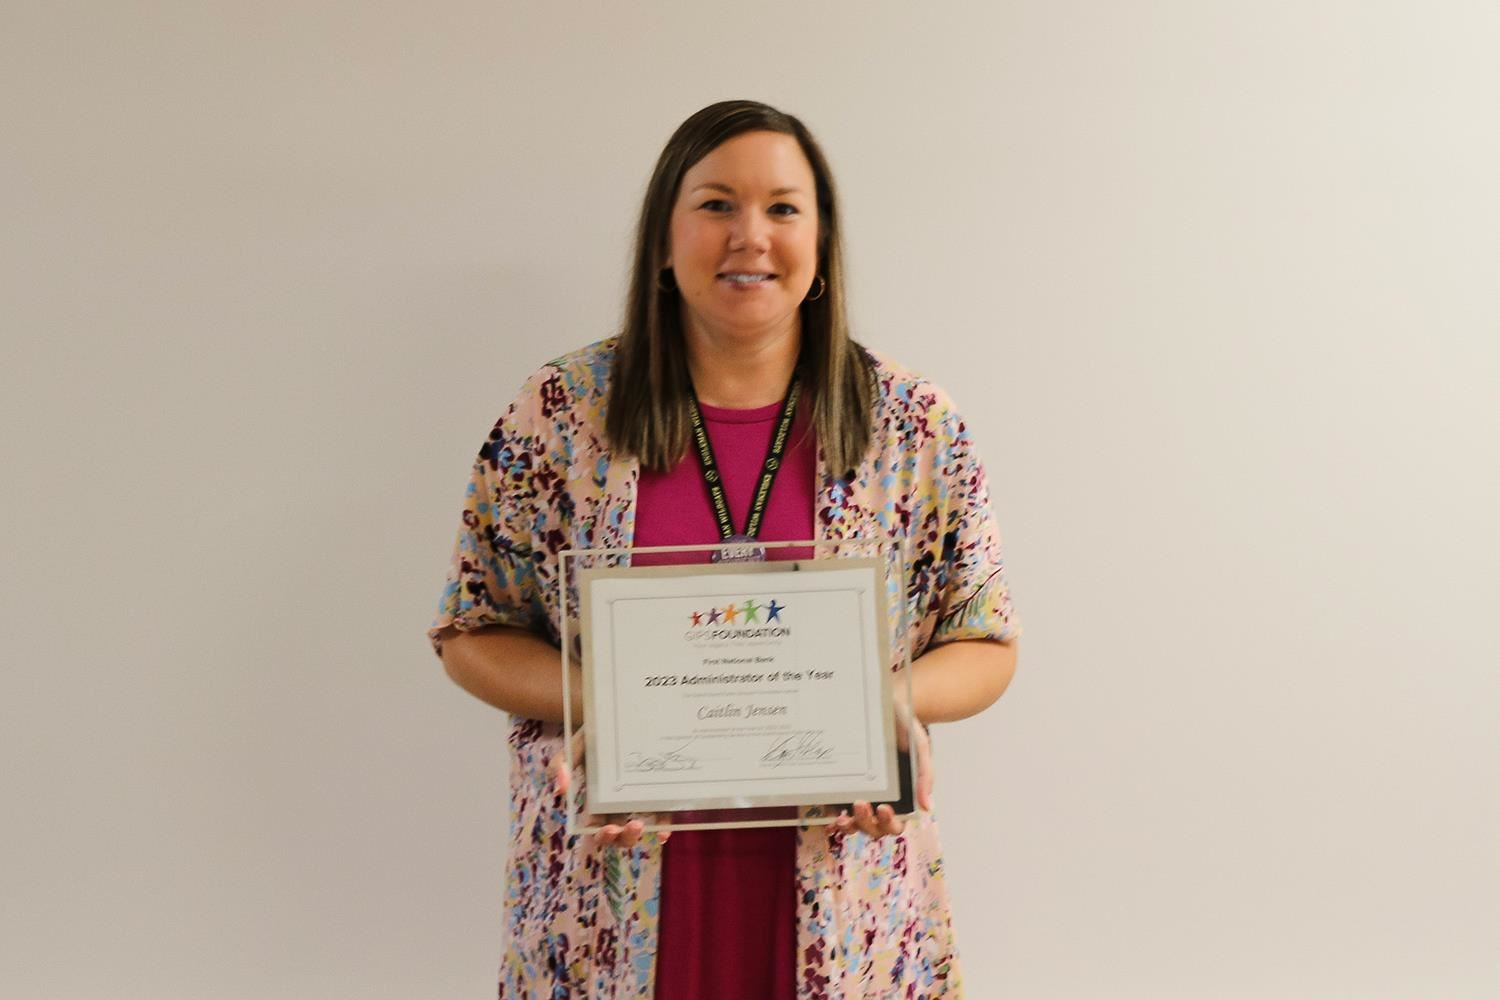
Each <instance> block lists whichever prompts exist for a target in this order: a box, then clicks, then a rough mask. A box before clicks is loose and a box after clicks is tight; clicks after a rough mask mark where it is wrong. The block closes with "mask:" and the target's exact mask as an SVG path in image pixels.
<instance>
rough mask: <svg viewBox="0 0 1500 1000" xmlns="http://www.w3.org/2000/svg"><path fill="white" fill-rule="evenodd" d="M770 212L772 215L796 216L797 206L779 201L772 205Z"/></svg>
mask: <svg viewBox="0 0 1500 1000" xmlns="http://www.w3.org/2000/svg"><path fill="white" fill-rule="evenodd" d="M770 211H771V214H772V215H796V214H797V206H796V205H788V204H787V203H786V202H784V201H779V202H777V203H776V204H774V205H772V206H771V209H770Z"/></svg>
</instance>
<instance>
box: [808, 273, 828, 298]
mask: <svg viewBox="0 0 1500 1000" xmlns="http://www.w3.org/2000/svg"><path fill="white" fill-rule="evenodd" d="M813 277H815V278H817V279H818V294H817V295H809V296H808V297H807V298H805V299H803V300H802V301H803V302H816V301H818V300H819V299H821V298H822V297H823V294H824V293H825V292H827V291H828V280H827V279H826V278H824V277H823V276H822V275H821V274H816V275H813Z"/></svg>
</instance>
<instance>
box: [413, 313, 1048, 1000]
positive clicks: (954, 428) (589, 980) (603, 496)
mask: <svg viewBox="0 0 1500 1000" xmlns="http://www.w3.org/2000/svg"><path fill="white" fill-rule="evenodd" d="M613 356H614V341H612V340H607V341H603V342H601V343H598V344H595V345H593V346H591V347H588V348H585V349H583V350H581V351H577V352H575V353H573V354H570V355H567V356H565V357H562V358H558V359H557V360H555V361H553V362H551V363H550V364H548V365H546V366H545V367H543V368H542V370H541V371H539V372H537V373H536V374H535V375H533V376H532V377H531V379H530V380H529V381H528V382H527V383H526V385H525V387H524V389H523V390H522V392H521V394H520V395H519V397H518V398H517V399H516V400H515V402H514V403H512V404H511V406H510V408H509V409H508V410H507V411H506V413H505V415H504V416H503V417H502V418H501V419H500V421H499V422H498V423H497V424H496V425H495V427H494V429H493V430H492V431H491V432H490V435H489V439H488V440H487V441H486V442H485V444H484V446H483V447H482V448H481V449H480V452H479V457H478V459H477V460H476V462H475V464H474V470H473V476H472V478H471V480H470V482H469V485H468V492H467V495H466V499H465V503H464V510H463V524H462V527H461V528H460V530H459V534H458V542H457V545H456V546H455V551H454V554H453V561H452V564H451V568H450V571H449V576H448V581H447V585H446V586H445V588H444V590H443V594H442V598H441V601H440V603H439V608H438V615H437V618H436V620H434V622H433V624H432V628H431V630H430V632H429V635H430V636H431V638H432V641H433V644H434V647H435V648H438V649H439V650H441V645H440V644H441V640H442V635H443V633H444V632H445V631H446V630H448V629H450V628H451V629H456V630H459V631H464V630H469V629H475V628H480V627H482V626H487V625H510V626H517V627H522V628H528V629H532V630H535V631H537V632H538V633H540V634H543V635H545V636H546V637H547V638H548V639H550V640H551V641H552V643H553V644H554V645H556V644H558V643H559V641H560V637H561V635H562V628H561V622H560V619H559V608H560V600H559V589H558V579H557V574H558V553H559V552H560V551H561V550H563V549H568V548H575V549H584V548H619V549H628V548H629V547H630V546H631V541H632V536H633V530H634V508H635V503H634V501H635V495H636V484H637V481H638V478H639V472H640V467H639V464H638V463H637V462H636V461H634V460H632V459H625V458H618V457H616V456H613V455H611V453H610V449H609V445H608V443H607V442H606V440H605V436H604V407H605V400H606V397H607V395H608V386H609V378H610V368H611V364H612V360H613ZM871 356H872V358H873V359H874V362H875V370H876V376H877V380H878V383H879V393H878V399H877V404H876V422H875V442H874V444H873V445H872V447H871V450H870V453H869V455H868V456H867V458H866V460H865V462H864V464H863V465H862V466H860V468H858V469H856V470H854V474H853V475H852V476H850V477H844V476H838V475H835V474H834V472H833V470H829V469H827V468H826V467H825V466H824V464H823V461H822V456H821V455H820V456H819V464H818V476H817V483H818V484H819V490H818V495H817V516H816V523H817V526H818V532H819V537H820V538H822V539H826V540H832V541H838V540H852V539H860V538H888V539H899V540H900V542H901V546H900V548H901V549H902V551H903V554H904V558H905V568H906V572H905V579H904V594H902V593H900V592H899V591H900V590H901V589H902V586H903V581H902V580H900V579H892V581H891V587H892V593H891V597H892V598H893V599H892V600H890V601H889V602H888V604H889V607H890V611H891V615H892V619H893V624H895V625H897V626H899V625H900V623H901V620H902V619H901V613H902V610H903V602H904V610H905V613H906V618H905V629H904V631H901V630H900V629H899V628H898V631H901V634H900V635H899V636H898V642H897V645H898V646H901V647H904V648H899V649H897V650H896V651H895V659H896V662H897V664H899V663H901V662H904V656H905V653H906V651H907V650H908V649H909V651H910V654H911V656H912V657H913V658H915V657H917V656H920V655H921V653H922V652H923V651H924V650H926V649H927V648H928V647H929V646H932V645H934V644H938V643H944V642H952V641H955V640H960V639H980V638H985V639H1002V640H1003V639H1009V638H1012V637H1014V636H1015V635H1017V634H1018V633H1019V628H1018V626H1017V624H1016V622H1015V620H1014V618H1013V616H1012V612H1011V602H1010V595H1009V592H1008V590H1007V588H1006V585H1005V578H1004V573H1003V564H1002V561H1001V550H1000V535H999V532H998V530H997V529H996V526H995V523H994V520H993V519H992V517H991V516H990V512H989V496H988V490H987V487H986V482H985V475H984V471H983V469H982V467H981V465H980V462H979V459H978V456H977V455H976V454H975V452H974V448H973V443H972V441H971V440H970V436H969V433H968V430H967V428H966V427H965V426H964V423H963V421H962V419H961V418H960V417H959V415H958V414H957V412H955V410H954V408H953V406H952V404H951V403H950V402H949V400H948V398H947V396H946V395H945V394H944V393H943V392H942V391H941V390H940V389H938V388H937V387H936V386H934V385H932V384H931V383H930V382H927V381H925V380H923V379H922V378H920V377H918V376H916V375H913V374H912V373H910V372H908V371H905V370H904V369H902V368H900V367H898V366H896V365H895V364H893V363H891V362H890V361H888V360H885V359H884V358H881V357H880V356H878V355H875V354H873V352H872V354H871ZM569 605H570V608H569V610H573V609H574V608H576V604H574V602H572V601H570V602H569ZM569 632H570V634H571V635H576V622H575V623H573V624H572V625H570V628H569ZM560 734H561V726H559V725H556V724H548V723H542V722H539V721H536V720H533V719H524V718H512V719H511V723H510V734H509V747H510V753H511V762H510V775H511V777H510V800H511V801H510V818H511V822H510V843H509V864H508V870H507V881H506V909H507V920H506V937H507V941H506V950H505V956H504V959H503V961H502V965H501V970H500V996H501V997H504V998H508V1000H542V998H549V1000H551V998H562V997H601V998H608V1000H650V998H651V995H652V988H653V981H654V973H655V955H656V927H657V915H658V905H659V892H658V890H659V886H660V878H659V877H660V871H661V851H660V845H659V844H658V843H657V842H656V841H655V839H654V838H653V837H649V836H648V837H647V838H645V839H644V840H643V842H642V843H641V844H640V845H638V846H637V847H636V848H635V849H633V850H631V851H618V850H614V849H611V850H604V851H601V850H598V849H595V848H592V847H591V846H590V845H589V844H588V842H587V841H586V840H580V839H576V838H569V837H568V836H567V834H566V832H565V823H566V814H565V804H564V802H563V800H562V798H561V797H560V796H558V795H556V794H554V793H553V791H552V789H551V787H550V783H549V781H548V779H547V765H548V762H549V761H550V760H551V758H552V756H553V755H554V754H555V753H558V752H559V751H560V749H561V735H560ZM940 770H941V769H939V771H940ZM939 779H941V774H940V773H939ZM939 787H940V788H941V780H940V784H939ZM807 815H812V812H809V813H808V814H807ZM797 862H798V870H797V880H798V904H799V908H798V931H797V933H798V939H797V940H798V955H799V968H798V971H797V984H798V996H799V997H800V998H803V1000H824V998H827V1000H833V998H849V1000H853V998H856V997H858V998H875V997H879V998H886V997H890V998H902V1000H934V998H944V1000H953V998H956V997H959V996H961V995H962V987H961V985H960V980H959V971H958V958H957V954H956V952H955V945H954V935H953V928H952V924H951V921H950V918H949V907H948V894H947V890H946V888H945V886H944V882H943V862H942V858H941V855H940V853H939V847H938V834H937V825H936V822H935V820H934V818H933V816H932V815H931V814H923V815H921V816H919V817H918V818H916V819H915V820H914V821H913V822H909V823H908V824H907V827H906V831H905V832H904V833H903V834H901V835H900V836H898V837H885V838H881V839H872V838H869V837H866V836H864V835H862V834H849V835H840V834H837V833H830V832H829V831H828V828H826V827H824V826H806V827H803V828H800V829H799V831H798V855H797Z"/></svg>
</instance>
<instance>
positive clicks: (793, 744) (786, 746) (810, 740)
mask: <svg viewBox="0 0 1500 1000" xmlns="http://www.w3.org/2000/svg"><path fill="white" fill-rule="evenodd" d="M832 754H833V747H830V746H824V745H823V741H822V740H821V739H819V734H818V733H816V732H814V731H811V730H803V731H801V732H797V733H792V734H791V735H789V736H778V737H777V738H776V740H775V742H773V743H772V744H771V748H770V749H769V750H767V751H766V752H765V753H764V754H762V755H761V758H760V759H761V762H762V763H764V764H766V765H767V766H769V767H780V766H781V765H782V764H787V763H799V764H806V763H814V762H817V761H820V760H827V759H828V757H829V756H831V755H832Z"/></svg>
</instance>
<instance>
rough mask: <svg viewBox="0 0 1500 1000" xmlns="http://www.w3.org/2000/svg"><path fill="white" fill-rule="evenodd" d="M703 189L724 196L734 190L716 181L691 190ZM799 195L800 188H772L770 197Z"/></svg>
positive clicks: (732, 192)
mask: <svg viewBox="0 0 1500 1000" xmlns="http://www.w3.org/2000/svg"><path fill="white" fill-rule="evenodd" d="M704 188H708V189H710V190H713V191H722V192H724V193H725V194H734V188H732V187H730V186H729V185H728V184H720V183H719V182H718V181H708V182H706V183H704V184H699V185H698V186H696V187H694V188H693V191H702V190H703V189H704ZM801 193H802V189H801V188H794V187H780V188H774V189H773V190H772V191H771V197H772V198H780V197H781V196H782V195H785V194H801Z"/></svg>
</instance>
